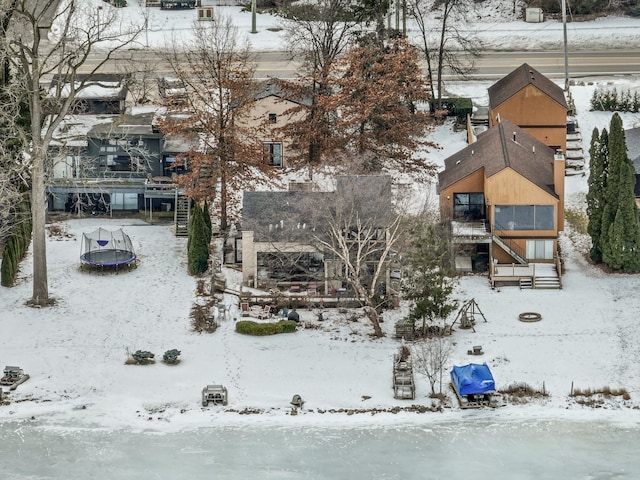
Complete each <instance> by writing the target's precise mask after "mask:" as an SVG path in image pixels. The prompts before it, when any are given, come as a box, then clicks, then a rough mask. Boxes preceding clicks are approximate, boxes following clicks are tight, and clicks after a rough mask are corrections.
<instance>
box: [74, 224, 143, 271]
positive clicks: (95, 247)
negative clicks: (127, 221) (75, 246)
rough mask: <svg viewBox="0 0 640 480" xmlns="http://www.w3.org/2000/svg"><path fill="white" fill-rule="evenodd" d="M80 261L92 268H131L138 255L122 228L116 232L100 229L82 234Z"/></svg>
mask: <svg viewBox="0 0 640 480" xmlns="http://www.w3.org/2000/svg"><path fill="white" fill-rule="evenodd" d="M80 260H81V261H82V263H83V264H84V265H86V266H91V267H103V268H104V267H106V268H118V267H130V266H132V265H135V261H136V254H135V252H134V251H133V245H132V244H131V239H130V238H129V236H128V235H127V234H126V233H124V231H123V230H122V229H121V228H120V229H118V230H114V231H109V230H105V229H104V228H98V229H97V230H95V231H93V232H91V233H83V234H82V253H81V254H80Z"/></svg>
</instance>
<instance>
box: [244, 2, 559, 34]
mask: <svg viewBox="0 0 640 480" xmlns="http://www.w3.org/2000/svg"><path fill="white" fill-rule="evenodd" d="M563 1H564V0H563ZM251 33H258V30H256V0H251Z"/></svg>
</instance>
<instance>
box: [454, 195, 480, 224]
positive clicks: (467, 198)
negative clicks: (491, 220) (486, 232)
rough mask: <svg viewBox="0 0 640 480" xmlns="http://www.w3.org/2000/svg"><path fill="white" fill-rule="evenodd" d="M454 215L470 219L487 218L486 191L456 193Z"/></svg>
mask: <svg viewBox="0 0 640 480" xmlns="http://www.w3.org/2000/svg"><path fill="white" fill-rule="evenodd" d="M453 216H454V218H459V219H468V220H481V219H483V218H485V207H484V193H454V194H453Z"/></svg>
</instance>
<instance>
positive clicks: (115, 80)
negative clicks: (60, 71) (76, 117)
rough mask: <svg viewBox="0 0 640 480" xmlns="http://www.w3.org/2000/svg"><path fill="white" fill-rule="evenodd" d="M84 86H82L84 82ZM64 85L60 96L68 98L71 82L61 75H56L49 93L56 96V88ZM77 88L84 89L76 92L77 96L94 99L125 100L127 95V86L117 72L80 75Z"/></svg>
mask: <svg viewBox="0 0 640 480" xmlns="http://www.w3.org/2000/svg"><path fill="white" fill-rule="evenodd" d="M83 82H86V83H84V86H82V83H83ZM59 85H62V90H61V92H60V97H62V98H66V97H67V96H68V95H69V90H70V88H71V86H70V84H69V82H68V81H67V80H66V79H64V78H60V77H57V76H56V77H54V78H53V80H52V81H51V85H50V86H49V95H50V96H55V95H56V89H57V88H58V87H59ZM75 85H76V88H80V87H81V86H82V89H81V90H79V91H78V92H77V93H76V98H82V99H94V100H124V99H125V98H126V96H127V87H126V86H124V85H123V82H122V77H121V76H120V75H115V74H100V75H92V76H91V78H89V77H88V76H87V75H78V77H77V81H76V83H75Z"/></svg>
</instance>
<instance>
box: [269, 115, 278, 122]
mask: <svg viewBox="0 0 640 480" xmlns="http://www.w3.org/2000/svg"><path fill="white" fill-rule="evenodd" d="M269 121H270V122H271V123H276V122H277V121H278V115H276V114H275V113H270V114H269Z"/></svg>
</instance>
